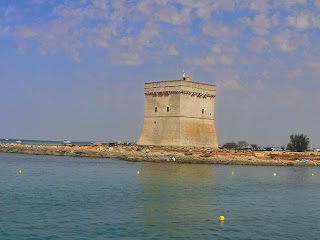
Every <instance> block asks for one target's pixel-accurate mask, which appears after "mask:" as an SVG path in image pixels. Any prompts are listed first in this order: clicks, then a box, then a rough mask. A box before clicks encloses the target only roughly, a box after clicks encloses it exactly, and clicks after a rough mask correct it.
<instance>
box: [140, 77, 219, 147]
mask: <svg viewBox="0 0 320 240" xmlns="http://www.w3.org/2000/svg"><path fill="white" fill-rule="evenodd" d="M144 94H145V109H144V121H143V126H142V131H141V136H140V139H139V142H138V144H139V145H152V146H172V147H209V148H218V140H217V134H216V129H215V124H214V97H215V96H216V86H215V85H210V84H204V83H197V82H192V81H191V80H190V78H188V77H185V76H184V77H183V79H182V80H171V81H161V82H151V83H145V85H144Z"/></svg>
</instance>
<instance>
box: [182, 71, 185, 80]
mask: <svg viewBox="0 0 320 240" xmlns="http://www.w3.org/2000/svg"><path fill="white" fill-rule="evenodd" d="M182 77H183V79H184V78H185V77H186V73H185V71H184V69H183V70H182Z"/></svg>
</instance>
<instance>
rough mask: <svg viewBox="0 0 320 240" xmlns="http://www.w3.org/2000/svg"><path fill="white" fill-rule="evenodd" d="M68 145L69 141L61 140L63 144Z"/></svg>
mask: <svg viewBox="0 0 320 240" xmlns="http://www.w3.org/2000/svg"><path fill="white" fill-rule="evenodd" d="M69 143H71V141H69V140H63V144H69Z"/></svg>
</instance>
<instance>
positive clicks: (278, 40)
mask: <svg viewBox="0 0 320 240" xmlns="http://www.w3.org/2000/svg"><path fill="white" fill-rule="evenodd" d="M272 43H273V45H274V46H275V48H276V49H278V50H280V51H282V52H287V53H293V52H295V51H296V50H297V49H298V48H299V47H301V46H307V45H308V38H307V37H306V36H305V35H302V34H299V33H296V32H293V31H290V30H288V29H287V30H284V31H282V32H280V33H277V34H275V35H274V36H273V37H272Z"/></svg>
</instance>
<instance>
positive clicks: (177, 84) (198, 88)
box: [144, 80, 216, 96]
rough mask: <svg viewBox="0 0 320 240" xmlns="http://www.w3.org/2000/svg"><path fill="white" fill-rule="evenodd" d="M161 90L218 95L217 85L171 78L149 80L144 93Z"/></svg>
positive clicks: (159, 91)
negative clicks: (157, 80) (166, 79)
mask: <svg viewBox="0 0 320 240" xmlns="http://www.w3.org/2000/svg"><path fill="white" fill-rule="evenodd" d="M161 92H194V93H200V94H205V95H209V96H215V95H216V85H213V84H207V83H198V82H192V81H186V80H169V81H160V82H149V83H145V85H144V93H145V94H152V93H161Z"/></svg>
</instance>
